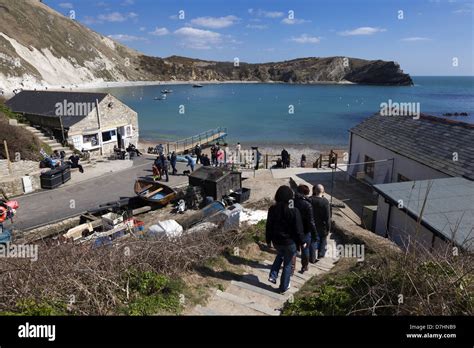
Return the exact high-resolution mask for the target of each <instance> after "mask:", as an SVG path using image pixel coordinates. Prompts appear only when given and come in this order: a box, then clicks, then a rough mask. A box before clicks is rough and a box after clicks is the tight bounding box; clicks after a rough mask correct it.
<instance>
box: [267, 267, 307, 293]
mask: <svg viewBox="0 0 474 348" xmlns="http://www.w3.org/2000/svg"><path fill="white" fill-rule="evenodd" d="M266 262H268V263H269V266H271V262H269V261H266ZM261 271H262V272H263V273H264V275H266V277H267V279H268V276H269V273H270V268H269V269H268V270H261ZM296 275H297V272H296V271H295V273H294V274H293V275H292V276H291V280H292V281H293V279H294V283H295V285H296V286H298V287H301V286H303V284H304V283H305V282H306V280H305V279H302V278H301V277H297V276H296ZM278 276H281V270H280V272H279V273H278ZM278 281H279V280H278ZM277 284H279V283H278V282H277Z"/></svg>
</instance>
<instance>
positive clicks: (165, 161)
mask: <svg viewBox="0 0 474 348" xmlns="http://www.w3.org/2000/svg"><path fill="white" fill-rule="evenodd" d="M160 161H161V176H162V177H163V175H164V176H165V177H166V182H168V181H170V177H169V175H168V172H169V167H170V162H169V161H168V159H167V158H166V156H165V155H164V154H163V153H162V154H161V155H160Z"/></svg>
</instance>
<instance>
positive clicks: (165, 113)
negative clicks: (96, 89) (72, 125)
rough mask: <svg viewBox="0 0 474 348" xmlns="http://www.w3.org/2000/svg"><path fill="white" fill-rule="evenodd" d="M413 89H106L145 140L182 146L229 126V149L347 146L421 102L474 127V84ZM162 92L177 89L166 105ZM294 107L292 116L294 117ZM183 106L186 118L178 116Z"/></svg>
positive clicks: (428, 81)
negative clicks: (380, 118) (394, 107)
mask: <svg viewBox="0 0 474 348" xmlns="http://www.w3.org/2000/svg"><path fill="white" fill-rule="evenodd" d="M413 80H414V82H415V85H414V86H411V87H407V86H404V87H398V86H397V87H393V86H390V87H381V86H358V85H285V84H217V85H205V86H204V87H203V88H192V86H190V85H169V86H163V85H162V86H146V87H120V88H108V89H100V91H107V92H110V93H112V94H113V95H115V96H116V97H117V98H119V99H120V100H122V101H123V102H124V103H126V104H127V105H129V106H130V107H131V108H133V109H134V110H135V111H137V112H138V114H139V124H140V136H141V138H142V139H146V140H158V139H159V140H176V139H180V138H185V137H188V136H192V135H195V134H197V133H200V132H202V131H205V130H208V129H212V128H216V127H219V126H221V127H227V130H228V133H229V137H228V140H229V141H230V142H237V141H240V142H241V143H244V144H252V143H253V144H313V145H317V144H324V145H346V144H347V143H348V129H349V128H351V127H352V126H354V125H355V124H357V123H359V122H360V121H361V120H363V119H364V118H366V117H368V116H370V115H372V114H373V113H375V112H377V111H379V109H380V104H381V103H383V102H388V100H389V99H391V100H392V101H393V102H403V103H406V102H419V103H420V110H421V112H422V113H427V114H432V115H437V116H441V115H442V114H443V113H445V112H452V113H453V112H468V113H469V114H470V115H469V116H468V117H458V118H454V117H450V118H452V119H459V120H463V121H467V122H470V123H474V77H414V78H413ZM162 89H172V90H173V93H171V94H169V95H168V97H167V99H166V100H154V98H155V97H160V95H161V93H160V91H161V90H162ZM291 105H292V106H293V108H294V113H293V114H289V110H290V108H291ZM180 106H184V114H180V113H179V111H180Z"/></svg>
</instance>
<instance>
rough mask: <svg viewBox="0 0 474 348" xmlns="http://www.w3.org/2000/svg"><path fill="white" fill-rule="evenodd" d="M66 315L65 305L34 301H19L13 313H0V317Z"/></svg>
mask: <svg viewBox="0 0 474 348" xmlns="http://www.w3.org/2000/svg"><path fill="white" fill-rule="evenodd" d="M66 314H67V306H66V304H65V303H60V302H56V303H47V302H36V301H35V300H34V299H25V300H22V301H19V302H18V303H17V304H16V308H15V310H14V311H11V312H1V313H0V315H11V316H15V315H18V316H56V315H66Z"/></svg>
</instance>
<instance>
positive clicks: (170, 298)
mask: <svg viewBox="0 0 474 348" xmlns="http://www.w3.org/2000/svg"><path fill="white" fill-rule="evenodd" d="M128 281H129V291H130V299H131V300H129V301H128V305H127V306H126V307H125V308H124V310H123V311H124V312H125V314H126V315H156V314H159V313H163V312H165V313H173V314H177V313H179V312H180V311H181V309H182V308H181V307H182V304H181V302H180V296H181V294H182V292H183V288H184V285H183V283H182V282H181V281H179V280H172V279H169V278H168V277H166V276H164V275H160V274H157V273H155V272H151V271H146V272H136V271H134V272H131V274H130V276H129V280H128Z"/></svg>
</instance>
